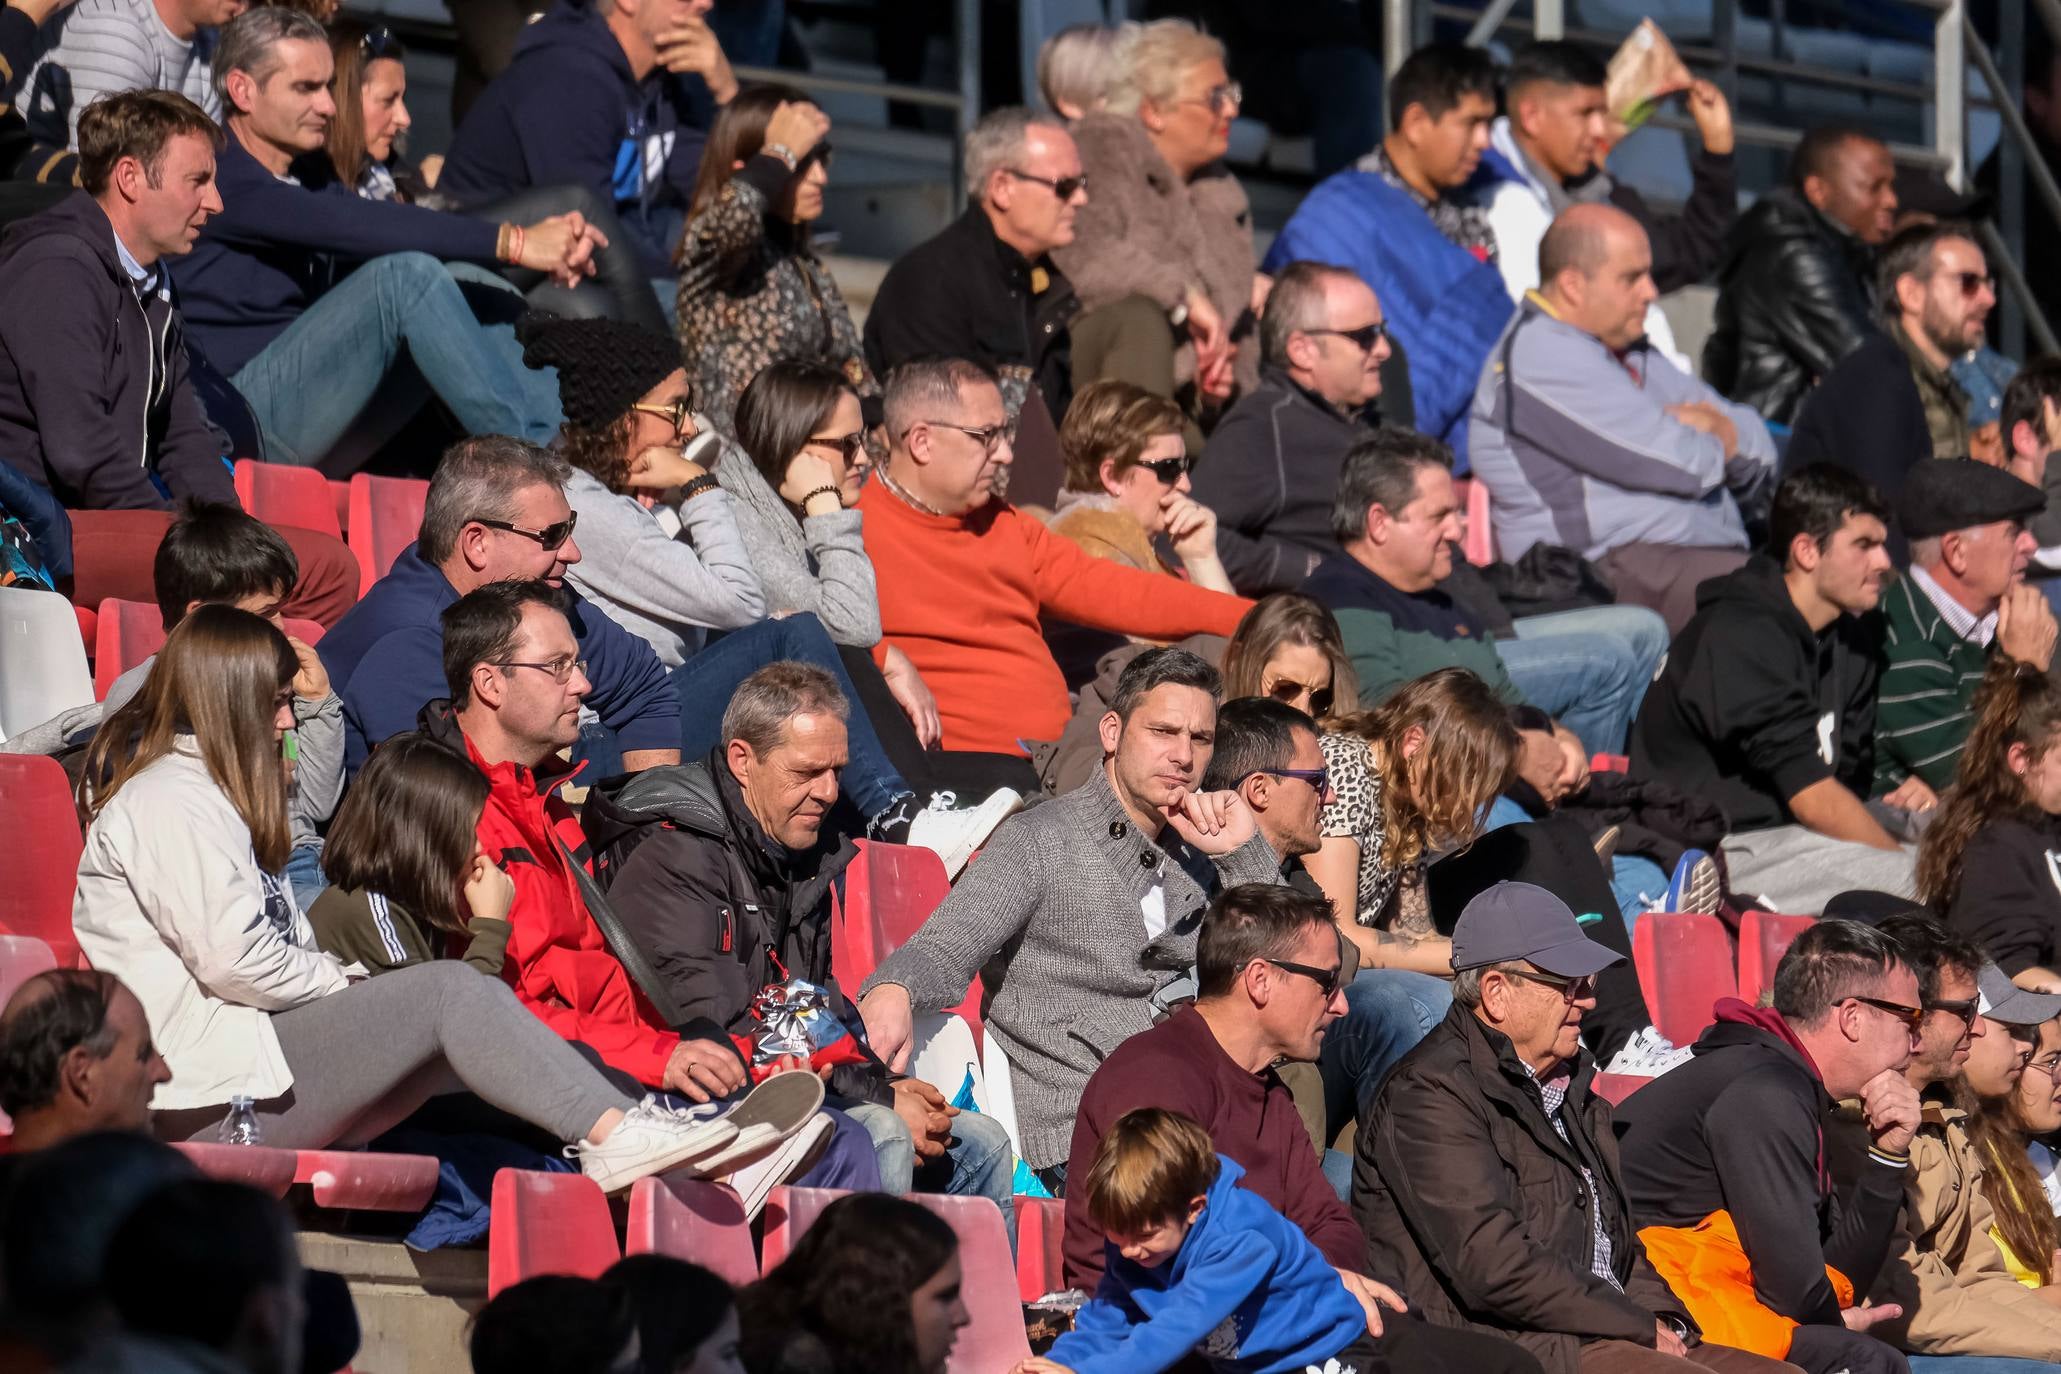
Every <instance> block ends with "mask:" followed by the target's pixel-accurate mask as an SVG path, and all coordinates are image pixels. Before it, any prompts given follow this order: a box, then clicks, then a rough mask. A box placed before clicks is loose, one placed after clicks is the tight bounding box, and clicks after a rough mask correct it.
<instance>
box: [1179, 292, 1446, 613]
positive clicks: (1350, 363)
mask: <svg viewBox="0 0 2061 1374" xmlns="http://www.w3.org/2000/svg"><path fill="white" fill-rule="evenodd" d="M1392 350H1393V345H1392V341H1391V340H1390V338H1389V336H1388V322H1387V320H1386V319H1385V318H1384V317H1383V316H1382V313H1381V304H1380V302H1378V301H1376V300H1375V299H1374V293H1373V292H1372V291H1370V290H1368V289H1367V285H1366V283H1365V282H1362V281H1361V280H1360V279H1359V278H1358V277H1356V276H1354V275H1353V274H1352V273H1351V272H1348V271H1346V270H1345V269H1344V268H1340V267H1329V266H1326V265H1325V264H1323V263H1319V262H1291V263H1289V264H1288V265H1287V266H1285V267H1282V268H1281V269H1279V270H1278V271H1277V272H1276V273H1275V275H1274V289H1273V290H1272V291H1271V292H1270V293H1269V294H1268V296H1267V309H1266V313H1265V314H1263V315H1262V316H1261V317H1260V384H1259V386H1258V387H1257V388H1256V389H1254V390H1253V391H1252V392H1251V393H1250V394H1249V395H1246V396H1241V397H1240V398H1239V399H1238V402H1237V404H1235V405H1233V406H1232V407H1231V409H1230V411H1229V412H1228V413H1227V414H1226V415H1225V416H1224V418H1223V420H1222V421H1221V422H1219V423H1218V425H1217V427H1216V429H1215V430H1214V431H1213V432H1212V433H1211V434H1210V436H1209V443H1208V445H1207V446H1206V447H1205V448H1204V449H1203V450H1202V461H1201V462H1200V463H1198V464H1197V465H1196V468H1195V477H1194V481H1195V499H1196V500H1198V501H1200V502H1201V503H1202V504H1203V505H1205V506H1208V507H1209V508H1210V509H1211V510H1213V511H1215V512H1216V513H1217V556H1218V557H1219V558H1221V559H1222V560H1223V564H1224V571H1226V572H1227V573H1229V574H1230V575H1231V585H1232V586H1234V587H1236V588H1237V589H1238V591H1239V593H1240V595H1243V596H1265V595H1266V594H1267V593H1269V592H1281V591H1290V590H1293V589H1294V588H1296V587H1299V586H1301V585H1302V580H1303V578H1305V577H1307V576H1309V574H1310V572H1311V571H1312V570H1313V569H1315V567H1316V566H1317V564H1318V563H1320V562H1321V561H1323V558H1324V555H1325V554H1326V553H1328V552H1330V551H1331V549H1332V547H1333V546H1334V544H1333V539H1332V534H1331V496H1332V493H1333V492H1335V491H1336V490H1337V489H1338V469H1339V467H1340V466H1341V465H1342V464H1343V463H1344V462H1345V455H1346V453H1347V451H1348V450H1350V449H1351V448H1352V446H1353V444H1354V443H1355V442H1357V441H1358V440H1361V439H1365V438H1367V437H1369V436H1370V435H1372V434H1373V432H1374V431H1375V430H1376V429H1377V428H1378V427H1379V426H1380V425H1381V424H1382V423H1383V422H1384V421H1387V422H1389V423H1394V424H1402V425H1408V424H1410V423H1411V419H1412V416H1411V412H1410V397H1409V392H1408V388H1407V387H1406V386H1405V387H1400V388H1398V389H1397V391H1396V392H1395V393H1394V394H1393V396H1392V397H1391V402H1392V404H1377V403H1378V402H1380V401H1381V398H1382V396H1383V391H1384V388H1383V372H1384V370H1385V369H1387V368H1388V364H1389V363H1390V360H1391V358H1392V357H1393V351H1392ZM1394 370H1395V371H1397V372H1398V374H1399V375H1400V377H1401V379H1402V380H1404V381H1407V380H1408V373H1407V370H1406V369H1404V368H1402V367H1401V366H1400V365H1398V366H1397V367H1396V368H1395V369H1394ZM1398 407H1400V408H1399V409H1398Z"/></svg>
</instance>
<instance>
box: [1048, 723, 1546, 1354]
mask: <svg viewBox="0 0 2061 1374" xmlns="http://www.w3.org/2000/svg"><path fill="white" fill-rule="evenodd" d="M1283 709H1286V708H1283ZM1358 966H1359V955H1358V953H1357V952H1356V951H1355V950H1354V948H1353V946H1352V944H1351V943H1350V942H1349V941H1346V940H1343V939H1340V938H1339V935H1338V928H1337V926H1335V925H1334V924H1333V923H1332V920H1331V909H1330V906H1329V904H1328V903H1326V902H1325V901H1324V900H1323V899H1322V898H1321V897H1313V896H1309V895H1307V894H1304V893H1300V892H1296V891H1294V890H1292V889H1290V888H1286V887H1278V886H1272V885H1266V884H1259V883H1247V884H1244V885H1242V886H1239V887H1233V888H1228V889H1226V890H1225V891H1224V892H1222V893H1220V894H1219V895H1218V896H1217V898H1216V900H1215V901H1213V902H1211V903H1210V906H1209V911H1208V913H1207V914H1206V915H1205V916H1204V917H1203V920H1202V934H1201V936H1200V938H1199V939H1198V941H1197V943H1196V951H1195V967H1196V981H1197V992H1196V997H1195V1002H1194V1005H1192V1006H1189V1007H1184V1008H1183V1009H1181V1010H1179V1011H1177V1012H1175V1013H1174V1014H1173V1015H1172V1016H1170V1017H1168V1018H1167V1019H1166V1020H1164V1021H1162V1022H1160V1023H1159V1024H1158V1025H1156V1026H1154V1027H1152V1028H1151V1029H1150V1030H1145V1031H1140V1032H1139V1033H1138V1034H1136V1035H1134V1036H1132V1037H1131V1038H1130V1039H1128V1040H1126V1041H1124V1042H1123V1044H1122V1045H1120V1046H1118V1047H1117V1048H1116V1050H1115V1052H1114V1053H1112V1054H1111V1055H1110V1056H1109V1057H1108V1058H1107V1059H1106V1060H1104V1061H1103V1063H1102V1066H1101V1067H1100V1068H1098V1069H1096V1070H1095V1072H1094V1075H1093V1076H1092V1077H1090V1078H1089V1079H1088V1086H1087V1088H1086V1090H1085V1091H1083V1092H1082V1094H1081V1105H1080V1113H1079V1115H1078V1116H1077V1117H1076V1118H1075V1119H1074V1127H1073V1145H1072V1149H1071V1151H1070V1153H1069V1155H1068V1159H1069V1161H1070V1165H1069V1171H1071V1168H1072V1166H1075V1165H1077V1166H1078V1167H1079V1168H1080V1169H1081V1170H1086V1169H1087V1168H1088V1166H1089V1164H1090V1163H1091V1162H1092V1161H1093V1160H1094V1158H1095V1151H1096V1150H1097V1148H1099V1146H1100V1145H1101V1141H1102V1137H1103V1134H1104V1133H1105V1132H1106V1131H1108V1130H1109V1128H1110V1126H1111V1125H1112V1124H1114V1123H1115V1122H1116V1120H1117V1119H1118V1118H1119V1117H1121V1116H1123V1115H1124V1113H1126V1112H1129V1111H1133V1110H1136V1109H1138V1108H1141V1107H1163V1108H1166V1109H1168V1110H1170V1111H1177V1112H1180V1113H1182V1114H1183V1115H1185V1116H1188V1117H1191V1118H1193V1119H1194V1120H1195V1121H1197V1122H1198V1123H1200V1124H1201V1126H1202V1128H1203V1129H1204V1130H1206V1131H1208V1132H1209V1136H1210V1143H1211V1144H1212V1145H1213V1146H1214V1147H1215V1149H1216V1152H1217V1153H1218V1154H1220V1155H1223V1156H1224V1157H1225V1158H1226V1159H1231V1160H1235V1161H1236V1162H1237V1163H1238V1165H1239V1166H1240V1167H1241V1168H1243V1169H1244V1170H1245V1174H1244V1177H1243V1178H1241V1179H1239V1186H1241V1187H1243V1188H1245V1189H1246V1190H1248V1191H1250V1192H1253V1193H1256V1194H1258V1195H1259V1196H1260V1197H1262V1198H1265V1199H1266V1200H1267V1201H1268V1202H1269V1203H1271V1204H1273V1206H1274V1208H1275V1209H1276V1210H1277V1211H1279V1212H1280V1213H1281V1214H1282V1215H1283V1216H1285V1217H1286V1218H1288V1220H1289V1221H1290V1222H1292V1223H1294V1224H1295V1225H1296V1226H1297V1227H1299V1228H1300V1229H1301V1230H1302V1232H1303V1234H1304V1235H1306V1236H1308V1237H1309V1239H1310V1243H1311V1244H1313V1245H1315V1246H1316V1247H1317V1249H1318V1250H1320V1251H1322V1252H1323V1254H1324V1258H1325V1259H1326V1260H1327V1261H1328V1262H1329V1263H1330V1264H1331V1266H1332V1267H1333V1268H1335V1269H1337V1270H1338V1274H1339V1277H1340V1278H1341V1279H1343V1280H1344V1281H1345V1284H1346V1287H1347V1288H1348V1289H1350V1290H1351V1291H1352V1293H1353V1294H1354V1296H1356V1297H1358V1298H1359V1299H1360V1301H1361V1302H1362V1303H1364V1304H1365V1305H1366V1306H1367V1309H1368V1313H1369V1316H1370V1317H1371V1318H1374V1319H1375V1320H1377V1321H1379V1323H1380V1326H1379V1328H1377V1329H1378V1331H1379V1334H1380V1337H1381V1349H1382V1353H1383V1354H1385V1355H1386V1356H1387V1357H1388V1359H1389V1362H1390V1364H1391V1365H1392V1366H1393V1367H1394V1368H1396V1369H1408V1370H1424V1371H1438V1372H1439V1374H1443V1372H1444V1371H1447V1370H1450V1371H1452V1374H1462V1371H1466V1372H1467V1374H1473V1371H1481V1372H1482V1374H1490V1372H1491V1371H1498V1370H1508V1371H1517V1370H1529V1369H1532V1368H1535V1367H1536V1366H1534V1365H1533V1363H1532V1361H1531V1360H1530V1359H1529V1357H1527V1356H1526V1355H1525V1354H1524V1353H1523V1352H1521V1351H1519V1350H1518V1349H1516V1347H1514V1346H1513V1345H1511V1344H1510V1343H1509V1342H1508V1341H1505V1340H1502V1339H1500V1338H1498V1337H1496V1336H1491V1335H1486V1334H1482V1335H1476V1334H1472V1333H1468V1332H1460V1331H1446V1330H1440V1329H1439V1328H1437V1327H1434V1326H1431V1325H1428V1324H1427V1323H1424V1322H1420V1321H1414V1320H1410V1319H1409V1318H1407V1317H1402V1316H1398V1315H1396V1314H1397V1313H1399V1312H1403V1311H1405V1310H1406V1309H1405V1304H1404V1302H1403V1300H1402V1298H1401V1297H1400V1296H1399V1295H1398V1294H1397V1293H1396V1291H1395V1289H1393V1288H1391V1287H1389V1286H1388V1285H1387V1284H1385V1283H1381V1282H1378V1281H1376V1280H1375V1279H1374V1278H1373V1277H1371V1268H1372V1267H1371V1266H1370V1265H1369V1263H1368V1254H1367V1244H1366V1241H1365V1239H1364V1238H1362V1236H1361V1235H1360V1228H1359V1227H1358V1226H1357V1225H1355V1224H1354V1222H1353V1218H1352V1214H1351V1213H1350V1212H1348V1211H1347V1210H1346V1208H1345V1204H1344V1203H1343V1202H1341V1201H1340V1200H1339V1194H1338V1192H1337V1190H1335V1189H1334V1188H1333V1186H1332V1184H1331V1182H1330V1180H1329V1179H1327V1178H1326V1176H1325V1172H1324V1170H1323V1169H1321V1168H1319V1167H1318V1164H1317V1159H1316V1156H1315V1155H1313V1154H1312V1153H1311V1152H1310V1141H1309V1136H1308V1135H1307V1134H1305V1133H1304V1131H1303V1129H1302V1126H1301V1124H1300V1122H1298V1121H1297V1119H1296V1115H1295V1102H1294V1101H1293V1099H1291V1098H1290V1097H1289V1093H1288V1088H1287V1087H1286V1086H1285V1085H1284V1084H1283V1083H1282V1081H1281V1075H1280V1074H1279V1072H1277V1070H1278V1069H1279V1068H1282V1067H1286V1066H1288V1065H1293V1064H1306V1063H1308V1062H1309V1061H1311V1060H1313V1059H1315V1058H1316V1057H1317V1054H1318V1051H1319V1049H1320V1048H1321V1047H1322V1046H1323V1045H1324V1043H1325V1042H1326V1040H1327V1038H1328V1037H1329V1036H1330V1035H1331V1034H1332V1033H1334V1032H1335V1031H1336V1029H1337V1023H1338V1021H1339V1018H1341V1017H1342V1016H1344V1015H1346V1014H1347V1013H1346V1006H1345V991H1344V989H1345V987H1346V985H1348V984H1350V983H1351V981H1352V977H1353V973H1354V971H1355V970H1356V969H1357V968H1358ZM1065 1251H1066V1282H1067V1284H1068V1286H1070V1287H1075V1288H1081V1289H1085V1290H1087V1291H1089V1292H1093V1291H1094V1289H1095V1285H1096V1282H1097V1281H1098V1280H1099V1279H1100V1277H1101V1274H1102V1258H1103V1237H1102V1232H1101V1230H1100V1229H1099V1228H1097V1227H1096V1225H1095V1223H1094V1220H1093V1218H1091V1217H1090V1216H1089V1215H1088V1209H1087V1206H1086V1205H1085V1203H1084V1202H1083V1201H1082V1200H1081V1199H1080V1198H1078V1197H1069V1198H1068V1199H1067V1206H1066V1239H1065Z"/></svg>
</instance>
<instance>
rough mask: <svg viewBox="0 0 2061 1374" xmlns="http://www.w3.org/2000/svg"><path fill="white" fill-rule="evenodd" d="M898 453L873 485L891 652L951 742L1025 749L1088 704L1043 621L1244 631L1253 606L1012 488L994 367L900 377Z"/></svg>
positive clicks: (883, 619) (892, 439)
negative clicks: (1141, 562) (1042, 507)
mask: <svg viewBox="0 0 2061 1374" xmlns="http://www.w3.org/2000/svg"><path fill="white" fill-rule="evenodd" d="M884 407H885V410H886V417H887V429H888V456H887V461H886V463H885V464H883V465H882V466H881V467H879V468H878V469H876V470H875V473H874V477H875V480H874V481H873V482H871V483H869V484H868V485H867V487H866V490H865V493H864V494H863V495H861V496H860V497H859V501H858V506H857V509H858V510H859V511H861V512H862V513H864V515H865V517H866V520H865V528H864V534H865V540H866V553H867V556H868V557H869V558H871V559H872V561H873V571H874V578H875V582H876V586H877V589H878V593H879V597H880V628H881V632H882V638H881V642H880V644H879V646H877V647H876V648H875V650H874V653H875V656H876V658H882V657H884V656H885V654H886V652H887V649H888V648H889V647H893V648H898V649H900V650H901V651H902V652H903V653H905V654H907V655H908V656H909V660H910V662H912V663H914V664H915V665H916V670H917V671H918V672H919V673H921V674H922V675H923V680H924V681H925V682H926V683H928V684H929V685H930V690H931V692H932V694H933V695H935V696H936V698H937V710H938V717H939V719H940V720H941V721H942V722H943V726H944V747H945V748H946V749H970V750H978V751H983V752H988V753H998V754H1016V755H1024V754H1027V753H1028V750H1027V748H1026V744H1027V742H1040V743H1042V742H1051V741H1056V740H1057V739H1058V738H1059V737H1060V735H1061V734H1062V733H1063V732H1064V731H1065V729H1066V724H1067V721H1068V720H1070V719H1071V718H1072V715H1073V710H1072V706H1071V705H1070V703H1069V701H1068V699H1067V691H1066V680H1065V678H1064V676H1063V675H1062V674H1061V673H1060V670H1059V665H1058V663H1057V662H1056V661H1055V660H1054V659H1053V657H1052V650H1051V649H1050V648H1049V647H1048V646H1047V645H1046V642H1045V637H1044V632H1043V630H1042V628H1041V624H1040V618H1041V617H1043V616H1050V617H1052V618H1054V619H1060V620H1068V621H1071V622H1073V623H1074V624H1076V625H1084V626H1086V627H1088V628H1089V629H1094V630H1110V631H1114V632H1115V633H1117V634H1124V635H1134V636H1137V637H1139V638H1143V639H1153V640H1159V641H1161V642H1169V641H1173V640H1179V639H1185V638H1187V637H1188V636H1189V635H1192V634H1220V635H1229V634H1230V633H1231V632H1232V631H1233V630H1235V629H1236V628H1237V626H1238V621H1239V618H1240V617H1241V616H1243V615H1244V614H1245V611H1246V609H1247V608H1248V607H1249V606H1250V605H1251V603H1250V602H1248V601H1245V600H1242V599H1241V598H1238V597H1235V596H1226V595H1224V594H1223V593H1222V592H1212V591H1207V590H1204V589H1203V588H1200V587H1195V586H1191V585H1189V584H1188V583H1186V582H1183V581H1181V580H1180V579H1178V578H1172V577H1168V576H1166V575H1165V574H1164V573H1158V572H1140V571H1138V570H1137V569H1135V568H1127V567H1124V566H1122V565H1121V564H1118V563H1115V562H1112V561H1110V560H1108V559H1103V558H1095V557H1093V556H1092V555H1090V554H1087V553H1085V552H1083V551H1082V550H1081V548H1080V547H1079V546H1078V545H1076V544H1074V543H1072V542H1070V541H1069V540H1067V539H1065V538H1063V537H1061V536H1059V535H1056V534H1053V533H1052V532H1051V531H1050V530H1048V529H1047V528H1046V527H1045V526H1044V524H1043V523H1042V522H1040V521H1039V520H1037V519H1036V518H1035V517H1032V516H1029V515H1026V514H1024V513H1023V512H1021V511H1019V510H1017V509H1016V508H1015V507H1014V506H1012V505H1010V504H1009V503H1008V502H1006V501H1004V500H1002V499H1001V497H1000V496H999V495H997V490H998V488H999V487H1000V485H1001V483H1002V481H1003V474H1004V473H1005V472H1006V470H1007V469H1008V467H1009V464H1010V463H1011V462H1012V461H1013V460H1014V458H1015V450H1014V449H1013V448H1012V447H1011V432H1010V424H1009V417H1008V411H1007V408H1006V407H1005V406H1004V405H1003V402H1002V393H1001V389H1000V388H999V387H998V386H997V384H996V382H995V377H994V374H993V373H991V372H989V371H988V370H987V369H986V368H984V367H982V366H981V365H980V364H978V363H975V362H969V361H967V360H965V359H957V358H947V359H926V360H921V361H917V362H912V363H907V364H904V365H903V366H901V367H899V368H897V369H895V371H894V372H893V373H892V374H891V375H890V376H889V377H888V380H887V387H886V395H885V397H884Z"/></svg>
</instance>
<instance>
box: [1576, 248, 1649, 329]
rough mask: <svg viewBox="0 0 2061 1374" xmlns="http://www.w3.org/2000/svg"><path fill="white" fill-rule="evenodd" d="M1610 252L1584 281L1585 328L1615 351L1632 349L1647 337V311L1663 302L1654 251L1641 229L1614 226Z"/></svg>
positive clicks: (1583, 309)
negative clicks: (1655, 272) (1654, 261)
mask: <svg viewBox="0 0 2061 1374" xmlns="http://www.w3.org/2000/svg"><path fill="white" fill-rule="evenodd" d="M1604 234H1605V241H1606V242H1607V243H1608V244H1609V249H1608V252H1607V254H1606V256H1605V257H1604V260H1603V263H1602V265H1601V266H1600V267H1598V268H1597V269H1596V271H1595V272H1593V273H1591V274H1589V275H1587V276H1585V277H1584V278H1583V279H1582V319H1581V326H1582V328H1584V329H1586V330H1587V331H1588V332H1589V333H1591V334H1594V335H1595V336H1596V337H1597V338H1598V339H1600V340H1602V341H1603V342H1604V343H1605V344H1606V345H1608V346H1609V347H1611V348H1615V349H1619V350H1623V349H1627V348H1630V347H1631V346H1632V345H1633V344H1635V343H1637V342H1638V341H1639V340H1640V339H1642V338H1644V337H1645V335H1646V311H1647V308H1648V307H1649V306H1651V305H1652V304H1653V302H1654V301H1656V300H1658V299H1659V298H1660V292H1659V290H1658V288H1656V287H1655V286H1654V284H1653V250H1652V247H1651V246H1650V245H1649V244H1648V242H1647V239H1646V231H1645V230H1643V229H1641V228H1640V227H1639V226H1638V225H1636V224H1633V223H1629V222H1624V223H1612V224H1611V225H1610V226H1609V227H1608V228H1607V229H1606V230H1605V231H1604Z"/></svg>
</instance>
